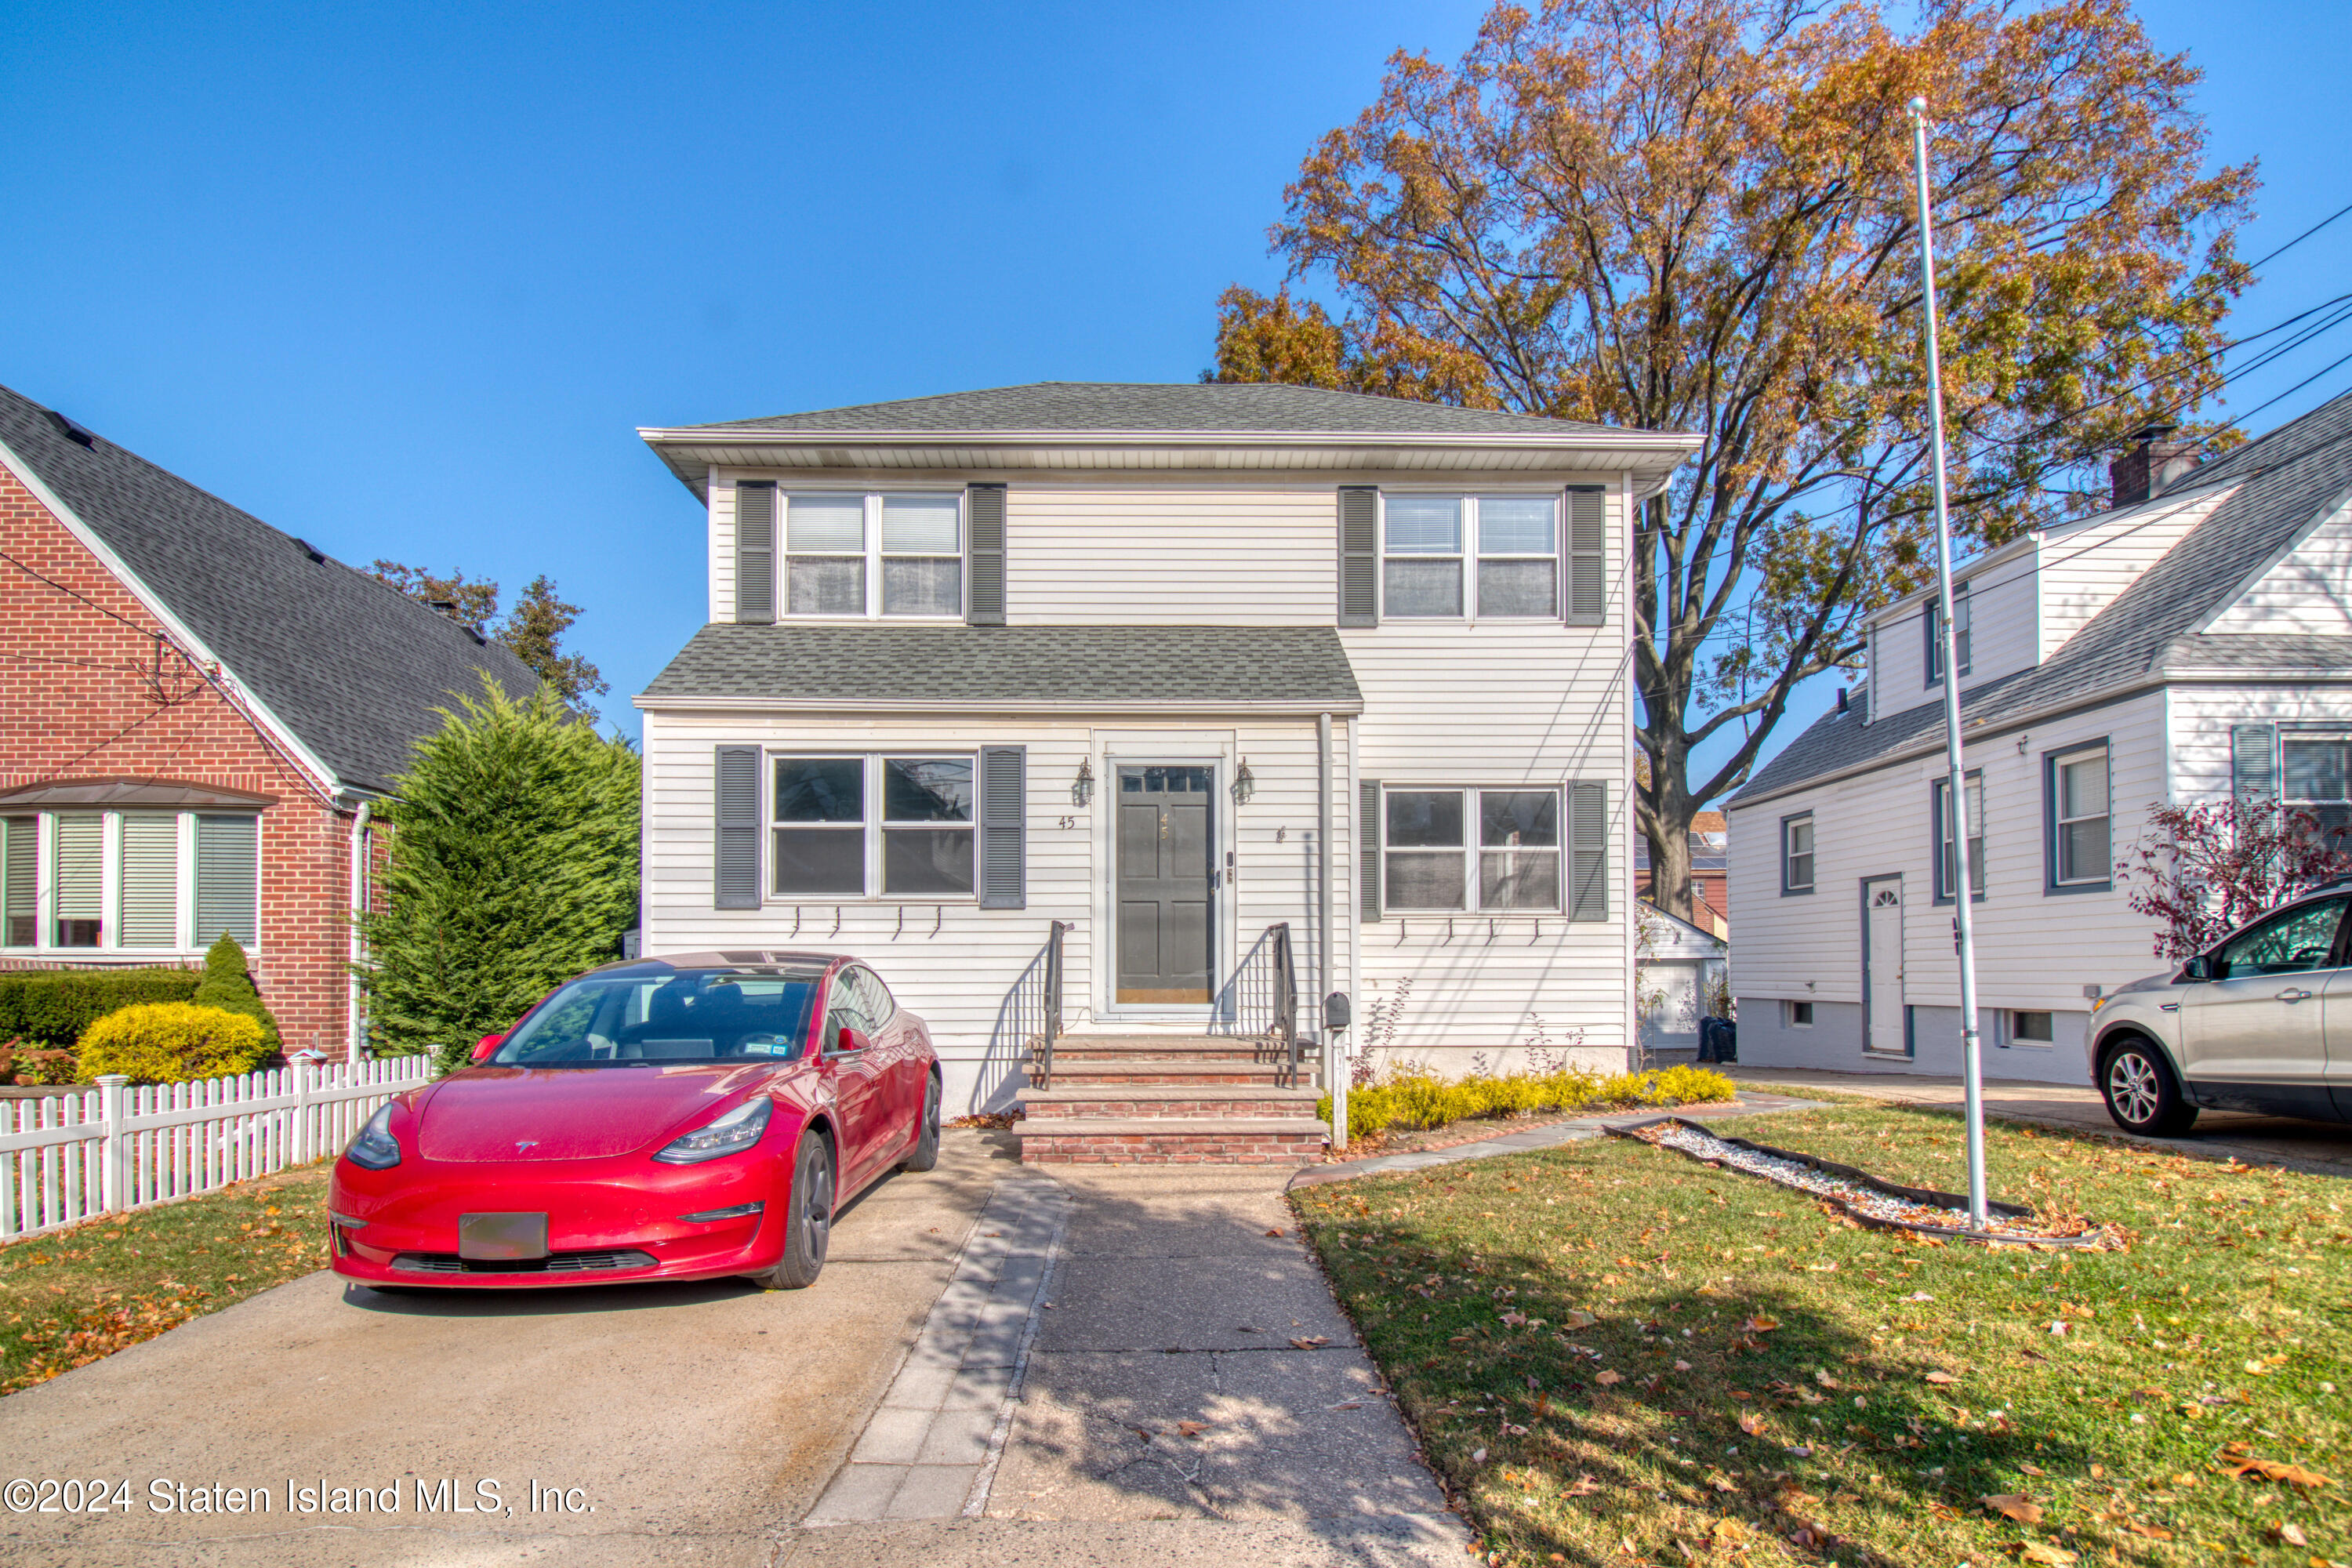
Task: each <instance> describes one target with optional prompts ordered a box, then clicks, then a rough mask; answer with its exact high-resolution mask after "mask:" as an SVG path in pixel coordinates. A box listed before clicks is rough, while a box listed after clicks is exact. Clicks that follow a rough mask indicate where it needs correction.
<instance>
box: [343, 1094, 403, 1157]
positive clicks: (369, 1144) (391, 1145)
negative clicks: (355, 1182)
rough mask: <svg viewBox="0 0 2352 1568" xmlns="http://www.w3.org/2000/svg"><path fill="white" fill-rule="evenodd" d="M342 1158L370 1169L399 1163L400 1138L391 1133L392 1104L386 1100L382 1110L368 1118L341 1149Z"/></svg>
mask: <svg viewBox="0 0 2352 1568" xmlns="http://www.w3.org/2000/svg"><path fill="white" fill-rule="evenodd" d="M343 1158H344V1159H346V1160H349V1161H350V1162H351V1163H352V1164H354V1165H359V1166H363V1167H364V1168H366V1169H368V1170H371V1171H389V1170H391V1169H392V1168H393V1167H394V1165H397V1164H399V1163H400V1140H398V1139H397V1138H394V1136H393V1135H392V1106H391V1103H390V1102H389V1101H387V1102H386V1103H385V1105H384V1107H383V1110H379V1111H377V1112H376V1113H375V1114H374V1115H373V1116H371V1117H369V1118H368V1124H367V1125H366V1126H365V1127H362V1128H361V1129H360V1131H359V1136H358V1137H356V1138H353V1139H352V1146H351V1147H350V1148H348V1149H346V1150H344V1151H343Z"/></svg>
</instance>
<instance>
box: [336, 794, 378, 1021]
mask: <svg viewBox="0 0 2352 1568" xmlns="http://www.w3.org/2000/svg"><path fill="white" fill-rule="evenodd" d="M374 806H375V803H374V802H373V801H368V800H363V801H362V802H360V808H359V810H357V811H355V812H353V813H352V879H351V923H352V960H351V973H350V975H349V976H348V977H347V978H346V979H345V981H344V1003H343V1019H344V1024H343V1034H344V1038H343V1059H344V1060H345V1061H352V1062H355V1061H357V1060H359V1059H360V1047H361V1044H362V1042H361V1039H360V959H361V957H362V952H363V951H364V950H363V949H362V947H361V945H360V915H361V914H362V912H363V911H364V910H366V908H367V871H368V865H367V855H368V818H369V816H371V815H373V810H374Z"/></svg>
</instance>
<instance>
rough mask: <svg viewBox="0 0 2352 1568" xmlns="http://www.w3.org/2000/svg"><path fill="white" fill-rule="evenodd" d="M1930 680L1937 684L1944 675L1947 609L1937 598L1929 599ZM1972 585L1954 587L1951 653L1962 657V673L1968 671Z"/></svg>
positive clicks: (1928, 664)
mask: <svg viewBox="0 0 2352 1568" xmlns="http://www.w3.org/2000/svg"><path fill="white" fill-rule="evenodd" d="M1922 618H1923V619H1924V620H1925V621H1926V622H1927V684H1928V685H1930V686H1934V685H1936V684H1937V683H1938V682H1940V681H1941V680H1942V679H1944V611H1943V606H1942V605H1939V604H1938V603H1937V601H1936V600H1934V599H1930V600H1928V601H1927V613H1926V615H1925V616H1923V617H1922ZM1952 656H1953V657H1954V658H1957V659H1958V660H1959V663H1960V673H1961V674H1962V675H1966V674H1968V673H1969V664H1970V660H1969V585H1968V584H1966V583H1958V584H1953V587H1952Z"/></svg>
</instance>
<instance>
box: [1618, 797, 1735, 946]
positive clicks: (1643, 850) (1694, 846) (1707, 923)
mask: <svg viewBox="0 0 2352 1568" xmlns="http://www.w3.org/2000/svg"><path fill="white" fill-rule="evenodd" d="M1730 843H1731V835H1730V831H1729V828H1728V826H1727V824H1726V822H1725V821H1724V816H1723V813H1721V812H1719V811H1702V812H1700V813H1699V814H1698V815H1697V816H1694V817H1692V818H1691V825H1690V858H1691V923H1692V924H1693V925H1696V926H1697V927H1698V928H1699V929H1700V930H1701V931H1706V932H1708V933H1710V934H1712V935H1714V936H1716V937H1718V938H1721V939H1723V940H1725V941H1728V940H1729V939H1730V936H1731V895H1730V891H1729V879H1730V865H1731V850H1730ZM1633 885H1634V893H1635V896H1636V897H1638V898H1640V899H1641V900H1642V901H1643V902H1644V903H1648V904H1655V903H1656V902H1657V900H1656V899H1655V898H1654V896H1653V895H1652V892H1651V888H1650V841H1649V840H1648V839H1647V838H1644V837H1642V836H1641V835H1640V834H1635V835H1634V836H1633Z"/></svg>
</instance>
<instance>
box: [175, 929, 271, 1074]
mask: <svg viewBox="0 0 2352 1568" xmlns="http://www.w3.org/2000/svg"><path fill="white" fill-rule="evenodd" d="M188 1000H189V1001H191V1002H193V1003H194V1004H195V1005H197V1006H199V1007H218V1008H219V1009H220V1010H221V1011H222V1012H224V1013H242V1014H244V1015H245V1016H247V1017H248V1018H251V1019H253V1020H254V1021H255V1022H256V1023H258V1024H259V1025H260V1026H261V1033H262V1037H264V1038H265V1039H267V1040H268V1042H269V1051H270V1054H271V1055H272V1056H275V1055H276V1054H277V1053H278V1051H279V1050H280V1049H281V1048H283V1041H282V1040H281V1038H280V1037H279V1036H278V1020H277V1019H276V1018H275V1017H273V1016H271V1015H270V1011H269V1009H268V1006H267V1005H264V1003H263V1002H262V1000H261V993H260V991H258V990H257V989H256V988H255V986H254V984H253V971H252V970H250V969H248V968H247V967H246V963H245V949H243V948H242V947H239V946H238V945H237V943H236V938H235V937H233V936H231V935H229V934H228V932H226V931H223V932H221V933H220V940H219V941H218V942H214V943H213V945H212V949H211V951H210V952H206V953H205V977H204V979H203V980H202V981H200V982H199V983H198V984H197V985H196V989H195V994H194V995H192V996H190V997H189V998H188Z"/></svg>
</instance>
